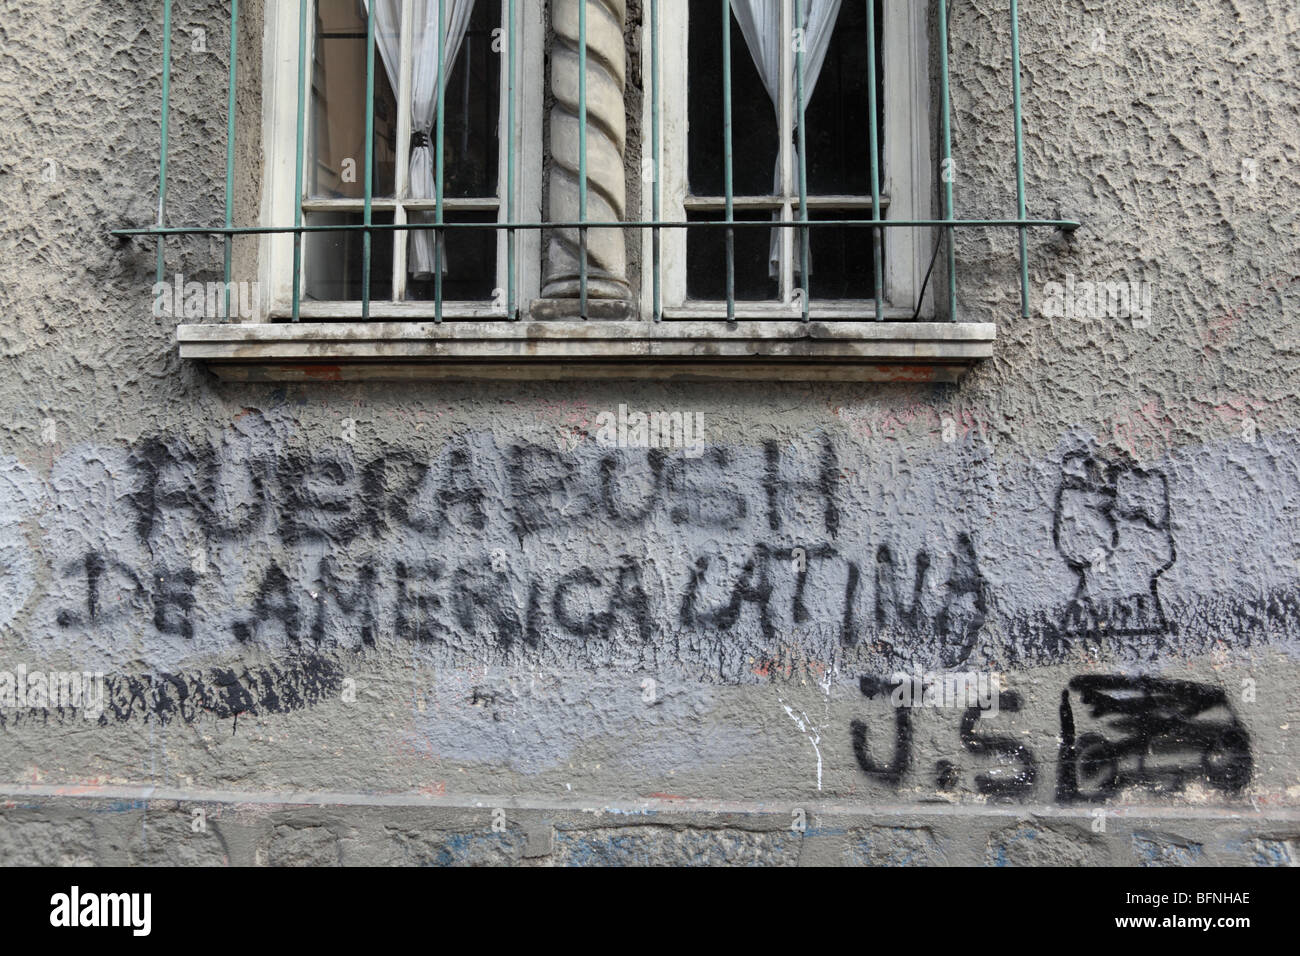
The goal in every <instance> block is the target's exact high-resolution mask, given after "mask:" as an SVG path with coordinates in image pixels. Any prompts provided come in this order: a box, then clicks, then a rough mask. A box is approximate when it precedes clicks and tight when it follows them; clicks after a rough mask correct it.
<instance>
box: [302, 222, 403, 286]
mask: <svg viewBox="0 0 1300 956" xmlns="http://www.w3.org/2000/svg"><path fill="white" fill-rule="evenodd" d="M362 221H363V216H362V214H361V213H312V214H310V215H308V216H307V219H306V222H307V225H309V226H342V225H360V224H361V223H362ZM372 221H373V222H374V223H375V224H376V225H391V224H392V222H393V215H392V213H378V212H377V213H375V214H374V216H373V218H372ZM371 235H372V236H373V242H372V244H371V259H370V263H371V264H370V298H371V300H372V301H383V300H387V299H391V298H392V295H393V234H392V232H391V231H389V232H376V233H372V234H371ZM363 241H364V234H363V233H361V232H342V231H339V232H308V233H305V234H304V237H303V250H304V257H305V260H306V283H305V292H304V295H305V297H306V298H307V299H312V300H316V301H321V302H330V301H338V302H359V301H360V300H361V276H362V270H363V265H364V250H363Z"/></svg>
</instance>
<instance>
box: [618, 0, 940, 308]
mask: <svg viewBox="0 0 1300 956" xmlns="http://www.w3.org/2000/svg"><path fill="white" fill-rule="evenodd" d="M845 2H848V3H853V2H861V0H845ZM782 8H783V21H782V22H785V23H792V22H793V16H794V0H783V2H782ZM926 14H927V4H923V3H918V2H916V0H884V11H883V23H879V24H877V30H879V31H880V33H881V41H882V42H881V45H882V48H883V57H882V68H883V77H884V81H883V83H884V95H883V98H882V99H881V101H880V103H879V109H880V111H881V113H882V114H883V118H884V156H883V159H884V163H883V167H882V169H881V195H882V197H888V199H889V206H888V213H887V215H885V216H883V217H882V218H888V219H898V220H915V219H930V218H932V212H931V210H932V208H933V198H932V196H931V185H932V178H931V169H932V156H931V150H930V63H929V33H928V22H927V15H926ZM660 16H661V24H660V29H661V33H662V47H661V49H662V51H663V52H662V53H661V55H660V71H659V73H660V79H661V83H662V87H663V88H662V90H661V95H660V111H661V122H662V126H661V138H660V148H661V153H662V155H661V156H660V169H661V171H662V172H661V176H662V183H661V186H662V204H663V206H662V212H663V218H664V220H665V221H685V219H686V213H687V197H688V195H689V183H688V180H687V168H688V166H687V161H688V155H687V151H688V133H689V125H690V124H689V117H688V108H689V101H688V98H687V94H688V83H689V74H690V72H691V70H690V67H689V65H688V66H687V69H684V70H683V69H675V68H674V56H675V51H684V50H688V49H690V47H689V39H690V36H689V34H690V31H689V13H688V4H686V3H665V4H662V5H661V14H660ZM649 29H650V27H649V24H648V23H647V25H646V27H645V30H646V35H645V37H644V38H643V44H642V49H643V50H650V49H651V48H652V41H651V37H650V36H649ZM782 49H783V50H784V51H785V54H784V60H783V70H782V76H783V85H784V88H785V90H786V92H785V95H784V98H785V101H786V102H788V103H792V102H793V100H794V94H793V85H794V70H795V57H794V55H793V53H792V52H791V48H790V44H782ZM732 56H733V58H739V57H747V56H749V51H748V50H747V49H745V47H744V46H743V45H742V46H741V47H740V48H739V49H736V48H735V47H734V46H733V50H732ZM643 72H644V73H645V75H646V77H647V85H649V77H650V75H651V71H650V70H649V69H648V68H647V69H646V70H644V71H643ZM645 102H646V106H645V113H644V117H643V124H642V128H643V129H645V130H647V131H648V130H651V129H652V128H653V127H652V125H651V124H652V122H653V114H652V109H651V106H652V103H653V98H652V90H648V91H647V94H646V97H645ZM783 112H785V113H787V114H790V113H791V111H790V110H783ZM792 123H793V116H792V115H786V116H784V117H783V122H782V130H781V133H782V137H781V142H782V144H783V146H782V152H781V157H782V164H783V167H784V168H785V170H786V176H785V180H786V182H792V181H793V178H794V177H793V176H792V175H791V167H792V166H793V163H794V156H793V149H792V147H791V146H790V145H789V144H790V143H791V139H792ZM645 139H646V146H645V149H646V155H651V152H650V150H651V146H650V143H651V137H650V135H649V133H647V135H646V137H645ZM737 161H743V159H741V158H740V157H737ZM864 161H865V159H864ZM651 188H653V185H652V184H651V185H649V186H648V188H647V189H646V195H645V196H643V199H642V205H643V207H644V208H645V209H646V210H649V209H651V197H650V195H649V190H650V189H651ZM797 206H798V195H797V194H796V195H795V196H794V197H793V199H791V198H790V197H786V202H785V208H784V216H783V218H787V219H793V218H796V217H797ZM809 207H810V208H815V206H814V204H813V202H812V201H810V202H809ZM737 208H738V209H739V208H743V206H738V207H737ZM647 218H648V217H647ZM862 218H870V210H869V209H867V210H865V211H864V212H863V213H862ZM643 231H644V232H645V233H646V235H644V236H643V237H642V261H643V262H644V263H646V274H647V276H649V274H650V270H651V269H652V268H653V261H654V260H653V245H652V237H651V236H650V235H649V233H650V230H643ZM781 231H782V233H783V236H782V242H783V255H784V257H785V262H787V263H789V262H791V259H792V255H793V249H794V243H795V236H796V233H797V230H794V229H783V230H781ZM881 233H882V234H883V236H884V242H885V244H886V248H887V249H888V255H886V256H885V274H884V283H885V292H884V294H885V306H884V310H883V312H884V318H886V319H904V320H907V319H911V318H912V316H913V314H914V313H916V309H917V304H916V298H917V295H918V294H919V292H920V290H921V288H922V285H923V282H924V277H925V273H926V270H927V268H928V267H929V262H930V257H931V255H932V254H933V245H932V242H933V237H932V235H931V233H932V230H925V229H913V228H886V229H882V230H881ZM661 235H662V240H661V243H662V244H661V249H662V262H661V270H662V290H663V306H664V316H665V318H669V319H718V318H725V317H726V312H727V305H726V302H725V301H718V302H712V301H700V300H692V299H688V297H687V295H686V240H687V230H684V229H665V230H662V233H661ZM866 235H867V233H866V232H865V231H864V236H866ZM868 248H869V246H868ZM782 273H783V275H782V282H781V290H780V292H781V301H779V302H778V301H772V302H747V301H738V302H737V303H736V305H735V308H736V315H737V316H738V317H741V318H756V319H759V318H775V317H783V318H788V317H790V316H791V315H792V314H797V313H798V312H800V311H801V308H800V304H799V301H798V299H797V295H796V289H797V285H796V284H795V283H792V282H791V281H790V276H791V274H792V269H791V268H790V267H783V270H782ZM643 286H644V287H645V288H643V289H642V291H641V294H642V313H643V314H645V315H651V314H653V313H652V310H653V283H652V282H651V281H649V280H647V281H646V282H644V283H643ZM815 291H816V288H815V285H814V292H815ZM812 305H813V309H814V315H815V316H816V317H817V319H818V320H822V321H835V320H853V319H862V318H875V317H876V305H875V303H874V302H872V301H871V300H870V299H867V300H848V299H816V298H814V300H813V303H812ZM934 310H935V306H934V296H933V292H932V290H930V289H927V290H926V295H925V299H924V301H922V302H921V305H920V313H919V318H920V319H921V320H923V321H932V320H933V318H934V315H935V311H934Z"/></svg>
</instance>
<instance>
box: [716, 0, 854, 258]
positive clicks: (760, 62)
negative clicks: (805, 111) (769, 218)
mask: <svg viewBox="0 0 1300 956" xmlns="http://www.w3.org/2000/svg"><path fill="white" fill-rule="evenodd" d="M841 2H842V0H795V3H796V4H800V5H801V10H800V13H801V14H802V17H801V20H800V22H801V23H803V24H804V25H805V26H804V83H803V104H802V105H803V106H807V105H808V104H809V102H811V101H812V95H813V91H814V90H815V89H817V80H818V79H819V78H820V77H821V73H822V66H823V65H824V64H825V63H826V52H827V50H829V49H830V46H831V36H832V35H833V34H834V32H835V21H836V20H837V19H839V15H840V3H841ZM731 10H732V13H734V14H735V16H736V22H737V23H738V24H740V32H741V33H742V34H744V37H745V43H746V45H748V47H749V52H750V54H751V55H752V56H753V57H754V65H755V66H756V67H758V75H759V76H760V77H762V79H763V88H764V89H766V90H767V95H768V97H769V98H770V99H771V100H772V108H773V109H774V110H775V111H776V120H777V128H778V129H780V126H781V44H782V43H783V42H784V41H785V38H786V37H789V36H790V31H791V29H792V25H791V24H787V23H785V22H784V21H783V18H782V16H781V0H731ZM729 28H730V25H729V24H728V26H727V29H729ZM797 89H798V88H797V85H796V96H797V95H798V94H797ZM798 105H799V104H797V103H796V107H797V106H798ZM798 122H799V117H798V114H797V113H796V115H795V123H796V124H797V123H798ZM795 148H796V150H797V148H798V147H797V146H796V147H795ZM796 161H797V153H796ZM796 168H797V167H796ZM773 191H774V192H775V193H776V194H777V195H778V196H779V195H780V194H781V158H780V157H779V156H778V157H777V160H776V177H775V181H774V189H773ZM774 218H775V217H774ZM770 260H771V261H770V268H769V274H770V275H771V276H772V277H774V278H775V277H776V276H777V275H779V274H780V271H779V270H780V263H781V230H779V229H773V230H772V246H771V252H770Z"/></svg>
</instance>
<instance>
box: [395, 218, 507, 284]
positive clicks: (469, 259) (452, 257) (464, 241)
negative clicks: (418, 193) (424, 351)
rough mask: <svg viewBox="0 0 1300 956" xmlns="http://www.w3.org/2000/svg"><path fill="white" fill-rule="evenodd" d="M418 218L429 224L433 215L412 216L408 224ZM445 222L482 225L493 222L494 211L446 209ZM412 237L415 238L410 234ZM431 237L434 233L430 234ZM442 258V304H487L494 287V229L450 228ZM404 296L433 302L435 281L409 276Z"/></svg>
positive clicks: (495, 255) (495, 252)
mask: <svg viewBox="0 0 1300 956" xmlns="http://www.w3.org/2000/svg"><path fill="white" fill-rule="evenodd" d="M417 216H425V219H424V221H426V222H432V221H433V215H432V214H425V213H418V214H417V213H413V214H412V216H411V221H412V222H416V221H419V220H418V219H417V218H416V217H417ZM443 221H444V222H484V223H495V222H496V221H497V214H496V213H495V212H454V211H451V210H448V211H447V212H445V213H444V215H443ZM412 235H415V234H414V233H412ZM429 235H430V236H432V235H433V233H429ZM445 235H446V238H445V239H444V246H443V249H444V252H443V255H444V257H445V259H444V262H445V265H444V268H443V274H442V299H443V301H444V302H457V301H461V302H490V301H492V298H493V290H494V289H496V285H497V270H496V263H497V236H496V230H495V229H451V230H448V231H447V233H446V234H445ZM406 297H407V299H410V300H416V301H422V302H432V301H433V298H434V281H433V279H432V278H428V279H416V278H415V277H414V276H411V277H410V278H409V280H408V282H407V289H406Z"/></svg>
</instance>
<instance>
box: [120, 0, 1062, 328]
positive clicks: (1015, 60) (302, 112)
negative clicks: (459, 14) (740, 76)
mask: <svg viewBox="0 0 1300 956" xmlns="http://www.w3.org/2000/svg"><path fill="white" fill-rule="evenodd" d="M313 2H314V0H299V29H298V89H297V129H296V162H295V190H296V197H295V199H296V201H295V210H294V225H293V226H236V225H234V168H235V154H236V115H235V107H236V93H237V68H238V50H239V47H238V30H239V3H238V0H231V6H230V65H229V81H228V97H227V111H228V115H227V144H226V184H225V224H224V225H223V226H217V227H203V226H169V225H168V224H167V217H166V212H167V187H168V180H167V172H168V170H167V165H168V162H167V161H168V154H169V115H170V98H171V66H172V36H171V34H172V21H173V0H163V39H162V49H163V67H162V117H161V122H160V129H159V133H160V159H159V186H158V215H157V223H156V225H155V226H153V227H149V228H135V229H117V230H113V231H112V235H114V236H116V237H119V238H134V237H152V238H154V239H155V240H156V242H157V254H158V263H157V274H158V281H159V282H162V281H163V278H164V275H165V264H166V263H165V257H166V245H165V244H166V240H167V238H168V237H181V236H198V235H207V236H221V237H222V238H223V241H224V247H225V252H224V274H225V278H226V289H227V298H226V316H227V318H228V317H229V313H230V300H229V287H230V282H231V270H232V247H233V240H234V238H235V237H237V236H253V235H279V234H292V235H293V239H294V245H293V250H294V253H293V261H294V268H293V271H294V274H293V312H292V320H293V321H295V322H297V321H299V320H300V319H301V304H302V281H303V237H304V235H306V234H309V233H331V232H345V233H346V232H351V233H355V232H358V231H360V232H362V235H363V272H362V318H363V320H367V319H369V316H370V305H371V301H370V300H371V295H370V273H371V265H372V254H373V248H372V246H373V236H374V234H375V233H380V234H386V233H391V234H394V235H399V234H407V233H409V232H411V231H419V230H432V231H434V233H435V243H434V250H435V271H434V277H435V299H434V308H435V310H436V313H435V314H436V321H438V322H441V321H442V317H443V295H442V267H441V266H442V261H441V260H442V253H443V242H444V237H445V234H446V233H447V232H449V231H450V232H453V233H454V232H458V231H460V230H462V229H464V230H474V229H493V230H505V231H506V233H507V242H506V248H507V269H506V271H507V273H508V275H507V292H506V298H507V314H508V316H509V317H510V318H518V311H519V303H518V287H517V282H516V280H517V276H516V265H517V255H518V246H517V241H518V233H519V232H521V231H544V230H551V229H576V230H578V231H579V233H580V235H581V237H582V242H581V250H580V270H581V273H580V275H581V282H580V306H581V308H580V311H581V315H582V317H583V318H584V319H586V318H587V317H588V313H589V310H588V304H589V303H588V297H589V288H588V285H589V282H588V278H589V261H588V255H587V233H588V230H590V229H628V228H631V229H650V230H652V234H653V240H654V245H653V260H654V320H655V321H659V320H661V319H662V317H663V297H662V285H661V280H662V266H663V259H662V247H661V241H660V240H661V234H662V230H664V229H724V230H726V239H727V272H728V276H727V303H726V304H727V318H728V321H731V322H734V321H735V318H736V300H735V230H736V229H738V228H741V229H744V228H762V229H773V228H776V229H780V230H783V232H784V234H785V238H784V240H783V243H782V245H783V250H784V259H785V261H786V262H787V263H788V262H789V261H790V257H791V253H792V252H793V248H792V244H791V242H790V236H791V234H792V233H791V231H792V230H798V234H799V236H800V238H801V246H802V249H801V262H800V265H801V285H802V303H801V304H802V317H803V319H804V321H809V320H811V318H812V314H811V307H812V302H811V297H810V295H809V268H808V266H809V258H810V249H809V247H810V235H811V230H812V229H818V228H821V229H867V230H869V232H870V236H871V239H870V241H871V243H872V260H873V286H874V290H875V294H876V305H877V310H876V319H877V320H880V319H882V318H883V301H884V299H883V296H884V288H883V287H884V282H883V269H882V263H881V246H882V245H883V242H884V238H883V237H884V234H885V231H886V230H888V229H937V230H939V231H940V232H941V236H942V240H941V242H942V245H944V246H945V247H946V252H947V265H948V269H947V273H948V275H947V278H948V290H947V293H948V294H947V299H948V316H949V319H950V320H952V321H956V319H957V314H958V313H957V273H956V250H955V247H954V241H953V240H954V236H955V232H956V230H957V229H961V228H1011V229H1015V230H1017V232H1018V234H1019V257H1018V265H1019V271H1020V294H1021V315H1022V317H1024V318H1028V317H1029V315H1030V313H1029V250H1028V230H1030V229H1034V228H1052V229H1059V230H1066V231H1073V230H1074V229H1077V228H1079V226H1080V225H1081V224H1080V223H1079V222H1077V221H1074V220H1066V219H1031V218H1029V214H1028V200H1027V194H1026V186H1025V148H1024V113H1023V102H1022V73H1021V47H1020V9H1019V8H1020V4H1019V0H1008V2H1009V16H1010V25H1011V59H1012V101H1013V114H1014V123H1015V175H1016V203H1017V208H1016V217H1015V218H1011V219H1008V218H976V219H958V218H956V216H955V214H954V202H953V179H954V176H953V170H952V161H953V149H952V116H951V95H950V82H951V78H950V67H949V46H950V36H949V15H948V14H949V0H937V18H936V19H937V25H938V32H939V96H940V117H939V121H940V134H941V138H942V148H943V151H942V156H941V157H940V172H941V180H942V187H943V188H942V190H941V193H942V205H943V210H942V215H941V218H938V219H910V220H903V219H886V218H883V217H882V199H881V190H880V165H879V141H878V117H879V103H878V102H877V100H878V97H877V93H876V86H875V82H874V79H875V69H876V42H875V41H876V34H877V24H876V18H875V9H874V2H872V0H865V2H866V5H867V9H866V13H867V43H868V49H867V59H868V71H869V73H870V75H871V82H869V84H868V89H869V93H868V117H869V121H870V136H869V140H870V149H871V156H870V166H871V218H870V219H834V220H830V219H825V220H817V221H811V219H810V216H809V209H810V206H811V203H810V200H809V197H808V194H807V157H806V136H805V131H804V123H805V114H806V108H805V104H804V102H803V101H804V96H803V85H804V82H805V76H804V73H805V64H804V62H803V61H804V56H803V53H804V51H803V48H802V44H795V51H794V52H795V62H794V69H793V71H792V72H793V73H794V84H795V89H794V95H795V96H796V97H797V100H796V102H797V104H798V110H797V112H798V114H799V117H798V140H799V142H798V149H797V152H798V169H797V176H798V189H799V207H800V210H799V211H800V214H799V218H798V220H795V219H794V217H793V216H791V215H790V200H789V198H788V197H789V189H788V187H787V188H786V190H785V193H786V197H787V198H786V201H785V205H784V210H785V212H784V213H783V216H782V219H781V220H779V221H776V220H773V221H761V220H755V221H748V220H736V218H735V205H736V197H735V193H734V180H733V175H734V168H733V165H732V164H733V162H734V156H733V153H732V148H733V129H732V116H731V93H732V89H731V62H732V61H731V55H732V50H731V39H730V17H731V9H730V2H729V0H722V13H723V17H724V28H723V43H724V64H725V69H724V71H723V77H722V82H723V92H724V95H723V102H724V123H723V130H724V163H725V169H724V180H725V184H726V196H725V205H726V212H725V218H724V219H722V220H706V221H696V222H684V221H677V220H664V219H663V212H662V188H661V179H662V176H661V172H662V168H661V167H662V146H663V144H662V139H661V135H662V134H661V127H660V119H661V113H662V102H661V100H660V83H659V80H660V69H661V63H660V57H661V54H660V37H661V33H660V8H659V0H650V4H649V6H650V23H651V33H652V36H651V38H650V47H649V48H650V54H649V55H650V57H651V71H650V72H651V82H652V86H653V90H652V101H651V102H652V122H651V151H652V154H653V155H652V162H651V169H652V171H653V177H654V180H653V183H654V188H653V190H652V204H653V212H652V218H651V219H650V220H637V221H633V220H626V221H623V220H620V221H614V222H600V221H595V220H592V219H591V218H590V216H589V215H588V213H589V206H588V182H587V162H586V144H587V124H588V118H587V78H586V65H587V47H586V35H587V10H586V0H583V2H581V3H580V4H579V41H580V42H579V51H578V55H579V83H578V87H579V114H580V115H579V124H578V127H579V152H580V155H579V178H580V188H579V216H578V220H577V221H575V222H555V221H519V220H518V218H517V207H516V197H515V191H516V175H515V172H516V166H515V163H516V157H515V152H516V150H515V148H514V146H515V129H516V125H517V122H518V114H517V110H518V104H517V85H518V73H517V70H518V47H517V40H516V37H515V33H516V32H517V29H518V20H517V6H516V0H508V13H507V23H508V26H507V28H506V30H505V33H506V38H505V42H506V46H507V61H508V62H507V65H506V67H505V72H506V88H507V106H506V113H507V115H506V120H505V124H506V128H507V134H506V135H507V144H508V145H507V160H506V162H507V176H506V179H507V197H506V203H505V216H504V219H505V221H504V222H502V221H498V222H496V223H477V222H454V223H453V222H446V220H445V209H444V205H445V197H444V185H445V179H444V177H445V166H444V160H445V157H444V145H445V119H444V110H443V108H442V103H443V101H444V99H445V95H446V86H447V75H446V74H447V71H446V64H445V30H446V24H445V9H444V8H443V7H442V5H441V4H440V5H439V69H438V74H439V75H438V84H439V109H438V115H437V133H436V135H437V150H436V157H435V180H436V195H435V201H434V221H433V222H432V223H430V222H407V221H395V222H393V223H391V224H386V223H384V224H381V223H375V222H374V218H373V213H374V142H373V140H374V128H375V107H374V87H375V65H376V64H375V13H374V9H373V7H372V8H371V9H370V10H369V12H368V14H367V23H366V42H367V53H366V117H365V123H366V143H365V150H366V152H365V177H366V180H365V198H364V205H363V218H362V223H361V225H360V226H357V225H353V224H347V225H311V226H309V225H306V224H305V223H304V221H303V200H304V193H303V170H304V154H305V149H306V129H305V125H306V113H307V106H308V103H307V89H306V69H307V67H306V57H307V49H306V47H307V37H308V19H307V18H308V12H309V8H310V4H311V3H313ZM411 2H414V0H407V4H406V5H405V8H404V12H405V9H406V8H409V4H410V3H411ZM794 3H795V7H794V11H795V12H794V24H795V26H794V29H796V30H800V29H804V28H805V27H806V23H804V22H803V18H802V16H801V13H800V6H799V4H798V0H794ZM406 22H407V20H406V18H405V16H404V18H403V23H404V24H405V23H406ZM784 73H785V70H784V69H783V74H784ZM781 148H782V152H783V156H784V161H783V177H784V178H785V179H786V180H787V182H788V180H789V174H790V173H794V172H795V171H794V170H791V169H790V163H789V159H790V157H789V152H790V150H789V140H788V138H785V137H783V143H782V146H781ZM401 205H402V203H401V202H400V201H398V202H397V203H396V206H398V207H400V206H401ZM396 218H398V219H404V218H405V217H396ZM936 252H937V249H936ZM786 274H788V268H787V270H786ZM783 289H784V291H783V297H784V296H785V295H786V293H788V292H789V291H790V290H789V289H786V288H785V286H784V281H783ZM924 295H925V290H924V288H923V289H922V290H921V291H920V293H919V298H923V297H924ZM919 298H918V303H919ZM787 301H788V298H787Z"/></svg>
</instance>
